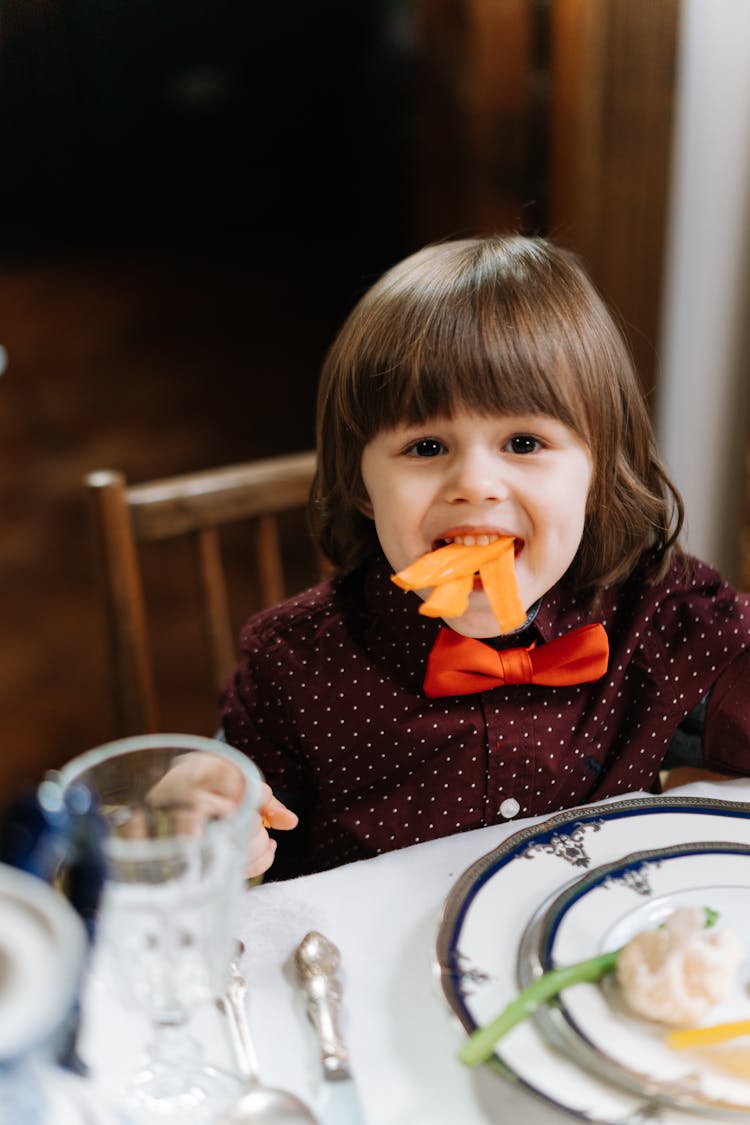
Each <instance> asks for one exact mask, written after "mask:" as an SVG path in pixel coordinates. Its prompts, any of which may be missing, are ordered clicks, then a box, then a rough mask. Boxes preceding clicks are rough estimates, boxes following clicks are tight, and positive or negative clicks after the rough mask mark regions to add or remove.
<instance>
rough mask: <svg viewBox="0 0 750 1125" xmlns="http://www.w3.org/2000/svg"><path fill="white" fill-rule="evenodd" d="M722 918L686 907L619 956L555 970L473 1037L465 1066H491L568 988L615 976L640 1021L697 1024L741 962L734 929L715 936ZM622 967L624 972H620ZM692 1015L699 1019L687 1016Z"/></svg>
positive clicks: (461, 1056) (463, 1058)
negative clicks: (496, 1053)
mask: <svg viewBox="0 0 750 1125" xmlns="http://www.w3.org/2000/svg"><path fill="white" fill-rule="evenodd" d="M717 917H718V916H717V914H716V912H715V911H714V910H711V909H710V908H708V907H680V908H678V909H677V910H675V911H673V912H672V914H670V915H669V917H668V918H667V919H666V921H665V922H664V923H663V924H662V925H661V926H659V927H657V928H656V929H653V930H643V931H642V932H641V933H638V934H636V935H635V936H634V937H632V938H631V939H630V941H628V942H626V944H625V945H623V946H622V947H621V948H620V949H614V950H610V951H609V952H607V953H600V954H599V955H598V956H597V957H589V958H588V959H587V960H585V961H576V962H574V963H573V964H572V965H564V966H562V967H561V968H556V969H549V970H548V971H547V972H545V973H542V975H541V976H540V977H537V978H536V979H535V980H533V981H532V982H531V984H528V985H527V986H526V988H524V989H522V991H521V992H519V994H518V996H516V998H515V999H514V1000H511V1002H510V1003H509V1004H507V1005H506V1007H505V1008H503V1010H502V1011H501V1012H500V1013H499V1015H497V1016H496V1017H495V1019H494V1020H492V1021H491V1022H490V1023H488V1024H485V1025H484V1027H478V1028H477V1029H476V1030H475V1031H473V1032H472V1034H471V1035H470V1036H469V1038H468V1039H467V1040H466V1042H465V1043H464V1045H463V1047H462V1048H461V1050H460V1051H459V1056H458V1057H459V1059H460V1060H461V1062H463V1063H466V1065H467V1066H476V1065H477V1064H478V1063H481V1062H485V1061H486V1060H487V1059H488V1058H489V1057H490V1055H491V1054H492V1052H493V1050H494V1047H495V1044H496V1043H497V1042H498V1040H499V1039H501V1038H502V1037H503V1036H504V1035H505V1034H506V1033H507V1032H509V1031H510V1030H511V1028H513V1027H515V1026H516V1024H518V1023H521V1022H522V1020H525V1019H526V1018H527V1016H530V1015H531V1014H532V1013H533V1012H534V1011H535V1010H536V1009H537V1008H538V1007H539V1006H540V1004H543V1003H545V1001H547V1000H552V999H554V997H556V996H558V995H559V994H560V993H561V992H562V990H563V989H564V988H569V987H570V986H571V985H573V984H580V983H582V982H584V981H589V982H596V981H599V980H601V979H602V978H603V977H605V976H607V975H608V974H609V973H612V972H614V971H616V972H617V977H618V980H619V982H620V984H621V986H622V987H623V991H624V992H625V996H626V999H627V1001H628V1003H629V1004H630V1005H631V1007H633V1008H634V1010H636V1011H638V1012H639V1014H641V1015H645V1016H647V1017H648V1018H649V1019H653V1020H658V1021H661V1022H671V1023H685V1022H693V1021H694V1020H695V1019H698V1018H700V1015H702V1014H704V1013H705V1012H706V1011H707V1010H708V1007H709V1006H710V1005H711V1004H714V1003H716V1002H718V1000H720V999H723V997H724V996H725V995H726V993H727V992H728V990H729V988H730V987H731V984H732V980H733V977H734V974H735V972H736V971H737V968H738V966H739V963H740V960H741V959H742V947H741V944H740V941H739V938H738V937H737V935H736V934H735V933H734V932H733V931H732V930H726V929H724V930H716V931H713V930H712V927H713V925H714V923H715V921H716V919H717ZM709 938H710V939H712V940H707V939H709ZM623 960H624V962H625V969H624V970H621V969H620V964H621V962H622V961H623ZM718 962H721V967H720V968H717V963H718ZM711 998H712V999H711ZM636 1005H637V1006H636ZM687 1011H691V1012H699V1013H700V1015H695V1016H691V1017H686V1016H685V1013H686V1012H687ZM678 1013H679V1014H678Z"/></svg>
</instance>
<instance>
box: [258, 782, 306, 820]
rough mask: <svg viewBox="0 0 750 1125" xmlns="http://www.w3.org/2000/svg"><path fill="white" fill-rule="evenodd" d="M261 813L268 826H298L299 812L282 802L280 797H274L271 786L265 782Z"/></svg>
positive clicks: (261, 799)
mask: <svg viewBox="0 0 750 1125" xmlns="http://www.w3.org/2000/svg"><path fill="white" fill-rule="evenodd" d="M260 815H261V816H262V817H263V820H264V823H265V825H266V827H267V828H281V829H284V830H286V829H289V828H296V827H297V823H298V821H299V817H298V816H297V814H296V813H294V812H292V810H291V809H288V808H287V807H286V805H284V804H282V803H281V801H280V800H279V799H278V797H274V795H273V793H272V792H271V788H270V786H269V785H266V784H265V782H264V784H263V792H262V794H261V798H260Z"/></svg>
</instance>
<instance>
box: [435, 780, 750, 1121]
mask: <svg viewBox="0 0 750 1125" xmlns="http://www.w3.org/2000/svg"><path fill="white" fill-rule="evenodd" d="M702 841H710V842H711V844H712V845H716V844H728V845H732V846H734V845H739V846H740V849H742V848H749V847H750V808H748V805H746V804H742V803H739V802H730V801H719V800H711V799H701V798H693V799H689V798H682V797H669V796H667V797H645V798H636V799H633V800H625V801H615V802H611V803H609V802H607V803H604V804H600V805H589V806H585V807H581V808H578V809H570V810H567V811H565V812H563V813H560V814H558V815H556V816H553V817H551V818H550V819H549V820H546V821H544V822H543V823H541V824H537V825H533V826H530V827H528V828H524V829H522V830H520V831H519V832H516V833H515V834H514V835H513V836H511V837H509V838H508V839H507V840H506V841H505V842H504V843H503V844H502V845H501V846H500V847H498V848H496V849H495V850H494V851H493V852H491V853H489V854H488V855H486V856H484V857H483V858H482V859H480V860H478V861H477V862H476V863H474V864H473V865H472V866H471V867H470V868H469V869H468V870H467V871H466V872H465V873H464V874H463V875H462V876H461V877H460V879H459V880H458V882H457V884H456V887H455V888H454V890H453V892H452V893H451V895H450V896H449V897H448V899H447V901H446V904H445V909H444V913H443V919H442V922H441V925H440V929H439V933H438V939H437V958H438V963H439V967H440V973H441V980H442V986H443V990H444V993H445V995H446V998H447V1000H448V1002H449V1004H450V1006H451V1007H452V1009H453V1011H454V1012H455V1013H456V1015H457V1016H458V1018H459V1019H460V1020H461V1022H462V1024H463V1026H464V1027H465V1028H466V1030H467V1031H472V1030H474V1029H475V1028H476V1027H478V1026H481V1025H482V1024H485V1023H487V1022H489V1020H491V1019H492V1018H493V1017H494V1016H495V1015H497V1013H498V1012H499V1011H500V1010H501V1009H502V1008H503V1007H504V1006H505V1005H506V1004H507V1003H509V1001H511V1000H512V999H513V998H514V997H515V996H516V994H517V992H518V990H519V988H520V987H522V984H521V981H520V980H519V976H518V962H519V955H520V953H521V948H522V943H523V942H524V937H525V935H526V934H527V928H528V927H530V926H531V925H532V924H534V925H537V924H538V921H539V915H540V908H542V907H545V908H548V907H549V905H550V903H551V902H552V901H553V900H554V899H555V898H556V897H557V896H558V895H559V894H560V892H561V891H562V890H563V889H565V888H567V887H569V886H571V885H572V884H573V883H575V882H577V881H578V880H580V879H581V877H582V876H585V875H586V874H587V873H589V872H592V873H593V872H594V870H595V869H596V868H598V867H600V866H602V865H607V864H612V863H618V862H622V861H623V859H624V857H626V856H630V855H631V853H633V852H634V851H635V850H636V849H638V850H641V851H653V850H657V849H668V848H672V847H674V846H675V845H684V844H690V843H695V842H702ZM704 846H705V845H704ZM715 862H716V863H717V864H718V863H719V862H720V861H719V859H718V858H716V859H715ZM722 862H723V861H722ZM741 862H742V863H743V864H745V863H746V864H748V866H750V860H747V859H745V858H744V857H743V859H742V860H741ZM597 874H598V872H597ZM701 879H703V876H702V875H701ZM722 879H723V876H722V877H720V878H717V877H716V876H712V878H711V879H710V882H709V884H707V885H708V886H709V888H710V889H713V888H715V887H717V886H718V885H720V884H721V882H722ZM705 885H706V884H704V886H705ZM683 889H685V888H683ZM698 889H702V888H698ZM628 893H631V894H633V895H635V892H633V891H629V892H628ZM709 905H713V904H709ZM715 909H720V905H717V906H716V907H715ZM624 914H625V915H626V916H627V915H628V914H629V911H628V910H625V911H624ZM614 932H615V933H616V931H614ZM745 935H747V940H748V944H749V947H750V931H748V930H747V929H746V930H745V934H744V935H742V936H743V937H744V936H745ZM596 936H597V935H596V934H594V938H596ZM599 938H600V939H601V938H602V935H601V933H599ZM528 942H529V938H528V937H526V946H525V948H528ZM584 956H586V952H585V950H583V949H581V950H580V952H577V953H576V956H575V957H574V958H573V959H574V960H579V959H580V958H582V957H584ZM571 992H572V990H571ZM644 1022H645V1021H644ZM572 1038H573V1036H572V1035H569V1036H568V1039H567V1040H566V1044H565V1046H564V1047H562V1048H561V1047H560V1045H559V1044H558V1045H553V1044H552V1043H551V1042H550V1039H549V1037H548V1035H546V1034H543V1033H542V1031H540V1028H539V1026H538V1024H537V1022H535V1021H531V1020H529V1021H526V1022H525V1023H523V1024H520V1025H519V1026H517V1027H516V1028H514V1029H513V1030H512V1031H511V1032H510V1033H509V1034H508V1035H507V1036H506V1037H505V1038H504V1039H502V1040H501V1041H500V1042H499V1043H498V1045H497V1048H496V1051H495V1055H494V1057H493V1059H492V1060H491V1062H490V1064H489V1065H491V1066H492V1067H493V1068H494V1069H495V1070H496V1071H498V1072H499V1073H500V1074H502V1075H503V1076H504V1077H505V1078H506V1079H507V1080H509V1081H512V1082H514V1083H516V1084H518V1085H520V1086H521V1087H523V1088H524V1089H525V1090H527V1091H528V1092H529V1093H530V1094H531V1095H533V1096H535V1097H537V1098H539V1099H541V1100H543V1101H544V1102H546V1103H547V1104H548V1105H549V1106H550V1107H553V1108H556V1109H559V1110H561V1111H564V1113H565V1117H566V1118H568V1119H570V1118H573V1119H576V1120H581V1121H591V1122H607V1123H609V1125H613V1123H623V1125H624V1123H627V1125H640V1123H641V1122H645V1121H658V1122H662V1123H664V1125H685V1123H686V1122H688V1121H689V1120H690V1119H691V1117H692V1118H693V1120H694V1114H695V1113H696V1112H698V1113H700V1115H701V1117H702V1119H703V1120H716V1121H725V1120H726V1119H727V1118H736V1117H737V1116H738V1114H744V1115H746V1113H747V1111H746V1110H742V1109H738V1108H737V1107H736V1105H731V1104H730V1105H718V1104H717V1105H716V1106H713V1105H712V1106H711V1107H710V1108H708V1107H700V1108H699V1107H697V1106H696V1107H694V1108H693V1107H690V1106H688V1105H687V1104H681V1105H680V1106H679V1107H678V1106H677V1105H676V1104H675V1102H674V1100H671V1101H670V1099H669V1098H668V1097H665V1096H664V1095H663V1094H662V1092H660V1091H659V1090H655V1089H653V1088H652V1086H651V1085H650V1083H648V1082H646V1083H644V1085H643V1088H642V1089H641V1088H640V1085H637V1086H636V1088H633V1089H630V1088H627V1087H628V1082H626V1081H624V1080H623V1079H622V1075H618V1077H617V1079H614V1078H613V1075H612V1074H611V1073H609V1072H607V1073H604V1069H603V1068H600V1069H599V1070H596V1072H595V1068H594V1067H592V1066H590V1065H583V1064H582V1062H581V1060H580V1058H573V1057H572V1051H571V1049H570V1048H569V1042H570V1040H571V1039H572Z"/></svg>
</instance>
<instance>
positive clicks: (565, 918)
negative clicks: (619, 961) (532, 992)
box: [518, 843, 750, 1119]
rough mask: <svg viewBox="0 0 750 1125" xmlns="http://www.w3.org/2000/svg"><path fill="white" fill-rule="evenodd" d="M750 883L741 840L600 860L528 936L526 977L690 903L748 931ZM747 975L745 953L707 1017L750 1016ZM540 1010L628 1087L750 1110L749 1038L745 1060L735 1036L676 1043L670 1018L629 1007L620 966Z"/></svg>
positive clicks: (619, 939) (575, 1051)
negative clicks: (716, 1042)
mask: <svg viewBox="0 0 750 1125" xmlns="http://www.w3.org/2000/svg"><path fill="white" fill-rule="evenodd" d="M749 892H750V848H748V847H746V846H744V845H742V844H714V843H697V844H687V845H676V846H674V847H671V848H656V849H653V850H651V851H642V852H636V853H634V854H632V855H630V856H626V857H625V858H624V859H622V860H617V861H615V862H614V863H607V864H601V865H600V866H598V867H596V868H595V869H594V870H593V871H591V872H589V873H588V874H587V875H584V876H583V877H582V878H580V879H577V880H576V881H575V882H574V883H573V884H572V885H571V886H570V887H568V888H567V889H566V890H564V891H563V892H562V893H561V894H559V895H556V896H555V898H554V899H553V901H552V902H551V903H549V904H548V905H545V906H543V907H542V908H541V909H540V911H539V912H538V914H537V915H536V917H535V918H534V919H532V922H531V923H530V925H529V926H528V927H527V930H526V932H525V934H524V937H523V940H522V942H521V947H520V953H519V960H518V973H519V981H520V982H521V983H522V984H524V985H526V984H528V983H530V982H531V981H532V980H533V979H534V978H535V977H536V976H538V975H539V973H540V972H544V971H545V970H547V969H550V968H554V967H556V966H560V965H566V964H570V963H571V962H573V961H576V960H581V959H583V958H586V957H593V956H596V954H598V953H603V952H605V951H608V950H612V949H619V948H621V947H622V946H623V945H624V944H625V943H626V942H627V941H629V940H630V938H632V937H633V936H634V935H635V934H637V933H639V932H641V931H642V930H647V929H653V928H655V927H657V926H660V925H662V924H663V922H664V921H665V920H666V918H667V917H668V916H669V915H670V914H671V913H672V911H674V910H675V909H677V908H678V907H683V906H689V907H696V908H698V909H699V910H702V909H707V910H710V911H715V912H716V913H717V914H718V919H717V921H716V922H715V923H714V926H713V928H714V929H715V930H718V929H720V928H721V927H723V926H726V927H727V928H729V929H731V930H733V931H734V932H735V933H736V934H737V935H738V936H739V937H740V938H741V940H744V941H747V935H748V934H750V893H749ZM706 917H708V915H707V916H706ZM749 978H750V956H748V955H747V954H746V955H745V957H744V958H743V962H742V964H741V965H740V967H739V970H738V972H737V973H736V975H735V976H734V977H733V979H732V987H731V989H730V992H729V994H728V995H727V997H726V998H725V999H724V1000H722V1001H721V1003H717V1004H716V1005H714V1006H713V1007H712V1008H711V1011H710V1020H709V1021H708V1022H711V1023H721V1022H725V1021H729V1020H740V1019H742V1020H747V1019H750V996H748V992H747V986H748V979H749ZM535 1018H536V1020H537V1023H538V1026H539V1028H540V1031H541V1032H542V1034H543V1035H544V1036H545V1037H546V1038H548V1039H549V1041H550V1042H551V1043H553V1044H555V1045H557V1046H559V1047H560V1049H562V1050H564V1051H566V1053H568V1054H570V1055H571V1057H572V1058H574V1059H575V1060H576V1061H578V1062H580V1063H581V1064H582V1065H583V1066H586V1067H588V1068H589V1069H591V1070H592V1071H593V1072H594V1073H595V1074H600V1075H601V1076H602V1077H604V1078H608V1079H609V1080H610V1081H613V1082H616V1083H617V1084H618V1085H621V1086H623V1088H624V1089H628V1090H631V1091H633V1092H635V1093H637V1094H650V1095H652V1096H654V1095H658V1096H659V1098H660V1100H661V1101H662V1102H663V1103H664V1104H668V1105H672V1106H674V1107H676V1108H680V1107H683V1108H690V1109H695V1110H701V1111H705V1110H710V1111H714V1110H721V1111H726V1112H725V1114H724V1115H725V1116H729V1115H730V1114H733V1115H735V1116H737V1117H741V1118H743V1119H747V1114H748V1112H750V1049H748V1046H747V1044H744V1046H743V1048H742V1051H743V1053H744V1055H745V1065H744V1068H741V1067H740V1066H739V1065H738V1059H737V1049H736V1046H732V1047H729V1048H728V1049H727V1048H726V1047H725V1046H722V1047H719V1048H711V1049H710V1050H709V1049H705V1048H704V1049H703V1050H701V1051H697V1050H693V1051H684V1050H681V1051H674V1050H670V1049H669V1048H668V1047H667V1046H666V1043H665V1030H666V1029H665V1027H664V1025H662V1024H658V1023H655V1022H653V1021H650V1020H646V1019H642V1018H639V1017H638V1016H637V1015H635V1014H634V1013H633V1012H632V1011H629V1010H628V1008H627V1005H626V1004H625V1003H624V1000H623V997H622V993H621V990H620V989H619V987H618V986H617V983H616V980H615V978H614V976H611V977H608V978H607V979H606V980H605V981H603V982H602V983H601V984H586V983H584V984H581V985H577V986H576V987H575V988H570V989H567V990H566V991H565V992H563V993H562V995H561V996H560V998H559V1000H558V1002H557V1003H555V1004H554V1005H544V1006H543V1007H542V1008H540V1009H539V1010H538V1012H537V1013H536V1016H535ZM693 1022H697V1021H693ZM701 1022H707V1021H706V1020H703V1021H701ZM743 1069H744V1074H743V1073H742V1070H743Z"/></svg>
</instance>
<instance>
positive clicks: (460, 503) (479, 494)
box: [362, 413, 592, 637]
mask: <svg viewBox="0 0 750 1125" xmlns="http://www.w3.org/2000/svg"><path fill="white" fill-rule="evenodd" d="M591 477H592V464H591V457H590V455H589V452H588V449H587V447H586V446H585V445H584V444H583V442H582V441H581V440H580V438H579V437H578V436H577V435H576V434H575V433H574V432H573V430H571V429H569V427H568V426H566V425H565V424H564V423H562V422H559V421H557V419H555V418H550V417H547V416H546V415H541V414H530V415H524V416H523V417H516V416H510V415H490V416H484V415H480V414H473V413H458V414H455V415H454V416H453V417H451V418H447V417H445V418H444V417H436V418H431V419H430V420H429V422H427V423H426V424H424V425H416V426H411V425H406V426H398V427H396V428H395V429H389V430H382V431H381V432H380V433H379V434H377V435H376V436H375V437H374V438H373V439H372V441H370V442H369V443H368V444H367V445H366V446H365V449H364V452H363V454H362V479H363V481H364V485H365V489H366V490H367V496H368V498H369V503H366V504H365V505H364V508H363V510H364V511H365V513H366V514H367V515H369V516H370V517H371V518H372V519H373V520H374V521H375V527H376V529H377V533H378V538H379V539H380V544H381V546H382V548H383V551H384V552H385V555H386V558H387V559H388V561H389V562H390V564H391V566H392V567H393V569H394V571H399V570H402V569H403V568H404V567H406V566H408V565H409V563H412V562H414V561H415V559H417V558H419V557H420V556H421V555H423V554H425V553H426V552H427V551H430V550H434V549H435V548H437V547H441V546H443V545H444V543H445V541H446V540H451V539H453V538H455V537H456V536H467V535H474V536H477V535H484V534H488V533H496V534H501V535H510V536H513V538H514V539H515V540H516V561H515V565H516V578H517V581H518V588H519V592H520V595H521V601H522V602H523V605H524V606H525V608H526V609H528V608H529V607H530V606H532V605H533V604H534V602H535V601H537V599H538V598H540V597H541V596H542V594H544V593H545V592H546V591H547V590H549V589H550V588H551V587H552V586H554V585H555V583H556V582H557V581H558V580H559V579H560V578H561V577H562V576H563V574H564V573H565V571H566V570H567V569H568V567H569V566H570V564H571V562H572V561H573V558H574V556H575V554H576V552H577V550H578V546H579V544H580V542H581V536H582V534H583V525H584V517H585V514H586V501H587V497H588V493H589V487H590V484H591ZM428 593H429V591H424V596H425V597H426V596H427V594H428ZM448 623H449V625H450V626H451V627H452V628H453V629H455V630H456V632H458V633H462V634H464V636H470V637H492V636H495V635H496V634H497V632H498V626H497V622H496V620H495V618H494V615H493V614H492V611H491V610H490V607H489V603H488V601H487V598H486V596H485V594H484V591H483V590H482V589H481V585H480V584H479V583H478V582H477V584H476V586H475V589H474V591H473V592H472V594H471V595H470V598H469V608H468V610H467V611H466V613H464V614H463V615H462V616H461V617H459V618H455V619H452V620H451V621H449V622H448Z"/></svg>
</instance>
